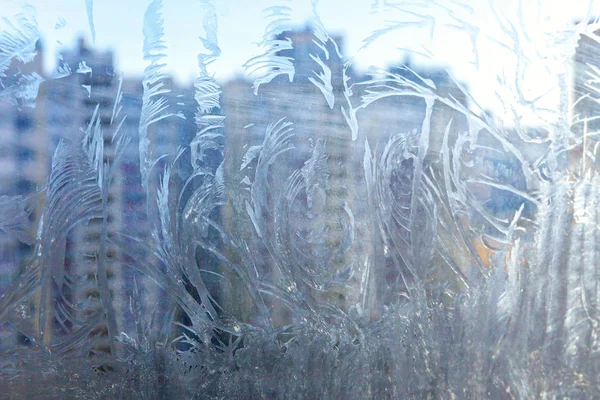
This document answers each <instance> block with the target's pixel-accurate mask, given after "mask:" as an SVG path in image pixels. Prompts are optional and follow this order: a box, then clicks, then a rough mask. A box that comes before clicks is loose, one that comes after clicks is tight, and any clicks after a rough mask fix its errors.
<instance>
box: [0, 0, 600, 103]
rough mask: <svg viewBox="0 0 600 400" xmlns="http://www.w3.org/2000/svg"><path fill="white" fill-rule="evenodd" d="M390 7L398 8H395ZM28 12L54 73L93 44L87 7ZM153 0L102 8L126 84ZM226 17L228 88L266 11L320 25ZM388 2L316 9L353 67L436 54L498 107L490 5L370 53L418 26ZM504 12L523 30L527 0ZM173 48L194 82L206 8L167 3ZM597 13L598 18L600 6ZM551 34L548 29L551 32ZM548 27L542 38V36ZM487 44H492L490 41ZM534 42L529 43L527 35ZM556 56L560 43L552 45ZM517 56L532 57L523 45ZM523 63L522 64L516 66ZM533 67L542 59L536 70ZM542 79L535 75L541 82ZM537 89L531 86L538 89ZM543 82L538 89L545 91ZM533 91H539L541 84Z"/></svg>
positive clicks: (532, 8) (567, 7)
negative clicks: (57, 58) (83, 44)
mask: <svg viewBox="0 0 600 400" xmlns="http://www.w3.org/2000/svg"><path fill="white" fill-rule="evenodd" d="M388 2H391V1H388ZM397 2H398V3H401V4H402V5H403V7H404V6H406V5H407V4H412V3H417V1H416V0H398V1H397ZM24 3H25V2H24V1H23V0H0V4H2V5H4V7H2V9H3V11H0V16H6V17H12V16H13V15H14V13H13V11H14V10H17V9H18V8H19V6H20V5H22V4H24ZM27 3H28V4H31V5H33V6H34V7H35V8H36V10H37V18H38V24H39V29H40V31H41V34H42V36H43V38H44V41H45V47H46V50H47V54H48V55H47V59H48V64H49V65H50V64H51V63H52V61H53V58H54V57H53V53H55V52H56V51H57V50H58V48H59V45H58V42H61V43H63V44H64V45H66V46H67V47H71V46H73V44H74V42H75V38H76V37H77V36H79V35H83V36H85V37H87V38H88V39H89V38H90V27H89V24H88V18H87V14H86V7H85V0H30V1H28V2H27ZM148 3H149V0H122V1H116V0H101V1H100V0H95V1H94V7H93V10H94V24H95V30H96V45H97V46H98V47H99V48H103V49H108V48H110V49H113V50H114V51H115V54H116V58H117V70H118V71H119V72H123V73H124V74H125V75H126V76H141V74H142V72H143V69H144V68H145V66H146V64H147V63H146V62H145V61H144V60H143V55H142V45H143V34H142V26H143V15H144V11H145V9H146V7H147V5H148ZM214 3H215V5H216V12H217V17H218V24H219V25H218V38H219V45H220V47H221V49H222V55H221V57H220V59H219V60H218V61H217V62H216V63H214V64H213V65H212V66H211V71H212V72H214V73H215V75H216V76H217V78H219V79H227V78H229V77H231V76H232V75H234V74H238V73H239V74H241V73H243V69H242V67H241V66H242V64H243V63H244V62H245V61H247V60H248V59H249V58H250V57H252V56H254V55H257V54H259V53H260V49H259V48H258V47H257V45H256V43H257V42H259V41H260V40H261V39H262V35H263V32H264V29H265V25H266V21H265V19H264V14H263V12H262V10H263V9H264V8H266V7H269V6H272V5H280V4H288V5H289V6H291V7H292V9H293V10H294V13H293V16H292V21H293V23H295V24H297V25H298V26H301V25H303V24H304V23H305V22H306V21H307V20H310V18H312V5H311V0H293V1H289V2H286V1H285V0H244V1H242V0H215V1H214ZM383 3H384V0H320V2H319V3H318V5H317V10H318V13H319V16H320V18H321V20H322V22H323V24H324V25H325V27H326V28H327V29H328V31H329V32H330V33H331V34H342V35H343V36H344V38H345V43H344V46H345V54H344V55H345V56H346V57H348V58H351V57H352V58H353V59H354V63H355V66H357V67H359V68H360V69H366V68H368V67H369V66H377V67H385V66H386V64H388V63H392V62H398V61H401V60H402V59H403V57H404V54H405V52H404V49H407V48H410V49H412V50H414V51H418V52H422V53H426V52H431V54H433V57H432V60H429V61H428V60H426V59H425V58H421V59H420V61H421V62H422V63H425V64H427V63H429V64H434V63H441V64H444V65H446V66H448V67H450V68H451V70H452V71H453V73H454V74H455V75H456V76H457V77H458V78H459V79H461V80H463V81H465V82H467V83H468V84H469V86H470V87H471V90H472V91H473V93H474V95H476V97H477V98H479V99H480V100H481V102H482V103H484V104H485V103H488V102H491V101H493V100H492V97H493V96H492V93H493V92H494V91H495V89H494V85H495V83H496V76H497V75H502V74H508V75H510V74H511V63H513V64H514V60H511V58H510V57H511V55H512V56H514V51H507V49H506V48H504V47H503V46H502V45H501V44H499V43H495V41H496V40H498V41H500V42H501V43H504V44H506V43H507V40H508V42H510V39H509V38H508V36H507V35H505V34H503V33H502V32H501V30H499V28H498V21H497V20H496V19H495V18H494V16H493V14H492V13H491V10H490V8H489V2H488V1H487V0H479V1H471V2H468V4H469V5H470V6H471V8H472V10H469V8H468V7H462V6H460V5H459V3H458V1H457V0H438V1H437V3H438V6H435V5H432V4H433V1H432V0H428V3H427V2H426V3H427V4H428V6H427V7H416V8H413V10H415V11H418V12H417V14H418V13H421V15H427V16H431V17H432V18H431V21H432V23H435V31H434V36H433V37H431V36H430V34H431V27H432V26H433V25H432V26H429V25H427V26H421V27H416V26H415V27H408V28H402V29H397V30H393V31H390V32H389V33H387V34H386V35H384V36H382V37H380V38H378V39H376V40H375V41H374V42H373V43H372V44H371V45H370V46H369V47H368V48H366V49H362V50H361V46H362V44H363V42H362V41H363V39H365V38H367V37H368V36H369V35H370V34H371V33H372V32H373V31H374V30H376V29H382V28H385V27H387V26H389V25H392V24H394V23H397V21H414V20H416V19H419V17H418V16H416V14H415V15H410V14H407V13H401V12H399V11H394V9H385V8H384V7H383V6H382V4H383ZM494 4H495V5H496V7H497V11H498V12H499V13H500V14H501V15H504V16H505V20H506V21H507V26H510V25H511V24H512V25H514V26H516V27H517V30H518V31H519V32H520V31H521V29H520V28H519V18H521V17H520V16H519V12H518V10H519V7H518V5H519V0H496V1H495V3H494ZM522 4H523V10H524V11H523V13H521V14H522V15H523V17H522V19H523V24H524V26H527V27H528V28H529V27H531V28H532V32H533V36H535V35H536V34H538V32H541V31H542V30H543V29H545V28H546V27H545V26H544V24H555V23H556V22H557V21H559V22H560V21H572V20H574V19H577V18H581V16H583V15H586V12H587V10H588V8H589V7H590V5H589V4H590V3H589V2H588V1H587V0H570V1H564V0H540V1H539V4H538V2H537V1H535V0H523V3H522ZM163 9H164V19H165V40H166V42H167V46H168V50H167V53H168V58H167V69H168V71H169V72H170V73H171V74H172V75H173V76H175V78H176V79H177V80H179V81H180V82H184V81H188V80H191V79H193V78H194V77H195V76H196V75H197V73H198V68H197V60H196V57H197V54H198V53H199V52H200V51H202V45H201V42H200V40H199V39H198V36H200V35H203V34H204V33H203V31H202V18H203V15H204V12H203V9H202V0H195V1H187V0H164V7H163ZM591 9H592V11H598V7H597V5H593V6H592V8H591ZM448 10H450V12H451V13H452V14H453V15H455V16H457V17H459V18H465V19H466V20H467V21H470V22H472V23H473V25H474V26H476V27H477V28H479V29H480V33H481V34H480V36H479V39H478V42H477V43H476V45H477V50H478V55H479V60H478V61H479V64H478V65H477V67H476V66H475V63H474V62H475V52H474V51H473V43H472V42H471V38H472V36H470V35H469V33H470V32H473V31H472V30H469V29H470V27H467V29H466V30H465V29H464V27H462V28H461V27H454V26H452V25H456V21H455V20H454V19H452V18H451V17H449V15H450V14H449V13H448ZM59 17H60V18H63V19H64V20H65V21H66V26H65V27H64V28H62V29H58V30H57V29H55V25H56V23H57V21H58V20H59ZM552 26H554V25H551V27H550V30H551V29H552ZM538 28H540V29H538ZM520 34H521V36H523V37H524V38H526V39H528V40H529V39H531V41H533V42H535V43H542V44H545V43H546V42H548V41H547V40H546V39H545V38H544V37H532V34H531V32H520ZM486 35H487V37H486ZM528 35H529V36H528ZM548 46H549V47H548V50H549V51H550V52H551V51H553V49H552V44H551V43H550V44H549V45H548ZM519 51H525V52H527V51H530V52H532V53H534V51H533V50H532V49H527V48H526V46H524V47H523V48H522V49H519ZM543 52H544V49H542V52H541V53H540V52H539V51H538V52H537V53H538V54H536V56H535V57H538V56H539V57H540V60H538V61H539V62H540V63H542V64H546V63H547V62H548V60H547V58H548V57H547V55H546V54H543ZM515 59H516V58H515ZM533 65H535V60H534V62H533ZM533 74H534V75H535V76H538V74H537V73H536V72H534V73H533ZM532 81H533V80H532ZM541 83H543V82H542V81H540V84H541ZM534 86H535V85H534Z"/></svg>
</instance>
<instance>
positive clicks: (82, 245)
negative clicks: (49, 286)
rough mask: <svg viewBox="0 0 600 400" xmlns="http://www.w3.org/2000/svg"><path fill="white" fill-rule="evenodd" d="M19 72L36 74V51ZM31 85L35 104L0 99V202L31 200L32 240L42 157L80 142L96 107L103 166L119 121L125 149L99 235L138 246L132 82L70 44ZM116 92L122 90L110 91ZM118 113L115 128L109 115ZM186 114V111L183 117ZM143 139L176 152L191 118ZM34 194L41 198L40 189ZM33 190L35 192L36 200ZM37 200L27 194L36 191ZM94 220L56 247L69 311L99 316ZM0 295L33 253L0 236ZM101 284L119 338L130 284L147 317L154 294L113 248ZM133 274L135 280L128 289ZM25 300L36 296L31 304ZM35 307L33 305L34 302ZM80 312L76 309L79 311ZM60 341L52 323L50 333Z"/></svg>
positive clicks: (137, 100) (136, 97) (138, 91)
mask: <svg viewBox="0 0 600 400" xmlns="http://www.w3.org/2000/svg"><path fill="white" fill-rule="evenodd" d="M38 47H39V48H38V56H37V57H36V59H35V62H34V63H30V64H32V65H29V64H27V65H26V67H27V68H30V69H33V70H34V71H37V72H38V73H40V74H42V72H41V71H42V58H43V56H44V53H43V49H42V48H41V46H38ZM23 68H24V67H23V66H21V65H17V66H15V67H14V69H13V70H11V71H8V75H9V76H11V74H12V75H15V74H18V73H19V70H21V69H23ZM46 78H50V79H46V81H45V82H43V83H42V84H41V85H40V88H39V92H38V96H37V99H36V103H35V106H34V107H25V105H23V104H16V103H15V104H13V103H7V102H0V138H1V139H2V141H1V143H0V164H1V165H3V166H4V168H2V171H1V172H0V173H1V174H2V176H1V179H0V195H13V196H14V195H21V196H24V197H27V196H33V197H32V200H31V204H32V212H31V216H30V219H31V220H32V224H31V226H32V230H33V231H32V232H31V236H32V237H33V238H34V237H35V229H36V227H37V221H38V219H39V216H40V215H41V212H42V210H43V198H44V196H45V192H44V191H43V190H42V189H43V188H44V186H45V184H46V183H47V179H48V177H49V175H50V168H51V159H52V156H53V152H54V149H56V146H57V144H58V143H59V141H60V140H67V141H70V142H73V143H81V141H82V139H83V136H84V131H85V130H86V129H87V128H88V126H89V124H90V123H95V121H93V120H92V118H93V116H94V113H95V110H96V109H97V118H98V120H99V122H100V124H101V127H102V130H103V135H104V154H103V157H104V160H103V161H104V162H108V163H110V164H111V165H112V164H113V163H114V161H115V145H114V143H113V142H112V140H111V139H112V134H113V132H114V130H115V127H116V126H117V125H119V123H120V122H121V120H122V119H123V118H124V122H123V125H122V127H121V131H122V134H123V135H124V136H126V137H128V138H129V139H130V140H131V142H130V143H129V145H128V146H127V147H126V149H125V151H124V153H123V155H122V157H121V159H120V160H119V161H118V163H117V164H115V168H114V176H113V179H112V184H111V186H110V189H109V194H108V215H107V232H108V235H109V237H110V236H111V235H112V234H114V233H115V232H121V233H130V234H133V235H135V236H136V237H139V238H140V239H142V240H148V241H149V240H150V231H151V228H152V227H151V226H150V223H149V221H148V219H147V208H146V191H145V190H144V188H143V187H142V185H141V176H140V168H139V164H140V161H139V153H138V125H139V121H140V115H141V107H142V100H141V99H142V81H141V79H135V78H134V79H125V80H123V81H121V80H120V79H119V77H118V74H116V73H115V71H114V56H113V54H112V52H110V51H105V52H101V51H97V50H95V49H92V48H90V47H89V46H87V44H86V43H85V42H84V41H83V40H80V41H79V43H78V46H77V47H76V48H74V49H72V50H69V51H64V52H63V53H61V54H60V57H59V63H58V68H57V70H56V71H55V72H54V73H53V74H52V75H51V76H50V77H46ZM119 89H120V90H121V92H120V94H119ZM165 96H167V97H169V99H168V100H169V101H170V102H171V103H173V104H175V103H176V102H180V103H181V102H184V101H185V102H186V104H192V100H193V92H192V90H191V88H184V89H180V90H174V91H173V92H172V93H170V94H166V95H165ZM115 111H118V113H117V114H118V115H117V116H116V118H115V120H114V121H111V119H112V117H113V113H115ZM190 113H191V111H190ZM155 125H156V127H155V129H153V130H151V131H150V132H151V133H150V135H151V136H150V139H151V149H152V151H153V152H154V153H155V154H175V153H176V150H177V148H178V146H179V145H180V144H182V143H183V142H185V137H186V136H190V135H193V132H194V130H195V126H194V124H193V119H191V118H189V119H188V120H177V119H165V120H162V121H159V122H158V123H156V124H155ZM158 176H160V172H159V173H157V174H156V177H155V178H154V179H151V180H150V185H149V186H150V191H151V192H152V193H155V189H156V187H157V185H158V181H159V178H158ZM40 191H41V192H40ZM38 192H39V193H38ZM36 193H38V194H37V196H35V194H36ZM101 232H102V220H101V219H98V218H96V219H92V220H90V221H89V222H88V223H80V224H77V225H76V226H74V227H73V229H72V230H71V231H70V233H69V235H68V237H67V241H66V249H65V271H66V273H68V274H70V275H71V276H72V277H73V279H74V281H72V282H70V289H69V292H70V298H69V299H68V300H69V301H70V302H72V303H73V304H79V303H82V302H84V301H86V300H88V299H89V300H90V301H91V303H89V304H88V307H87V308H88V310H89V309H90V308H92V309H93V308H96V309H97V310H100V309H101V306H100V301H99V292H98V284H97V276H96V271H97V267H96V263H97V259H98V251H99V240H100V235H101ZM0 248H1V252H0V254H1V256H2V257H3V259H2V260H0V293H1V292H2V290H3V288H5V287H6V286H7V285H8V284H9V283H10V280H11V279H12V277H14V276H15V275H16V274H17V273H18V272H19V271H20V269H21V268H23V266H24V265H26V264H27V263H28V262H30V260H31V257H32V251H33V246H32V245H27V244H24V243H22V242H20V241H19V240H18V239H15V238H14V237H12V236H9V235H6V234H5V233H4V232H0ZM106 258H107V278H108V286H109V290H110V293H111V297H112V307H113V308H114V309H113V310H111V312H114V315H115V316H116V319H117V321H119V323H118V325H119V327H118V328H119V331H124V332H129V333H131V332H132V330H133V332H135V327H134V326H133V320H134V318H133V315H131V310H130V300H131V299H130V296H131V294H132V292H133V288H134V285H136V286H137V288H136V290H138V291H139V292H140V296H144V298H145V300H146V301H145V302H144V305H143V308H144V309H143V310H142V312H143V314H144V315H147V316H149V315H150V313H151V312H152V310H153V308H154V306H155V305H156V303H157V301H158V300H157V299H158V296H159V291H158V290H157V289H156V286H155V285H154V284H150V283H149V282H148V280H147V279H146V278H145V277H143V276H142V277H140V275H139V273H136V272H134V270H133V269H132V268H131V266H132V265H135V263H143V262H144V261H145V260H139V259H136V260H132V259H130V258H129V257H128V256H127V255H126V254H122V253H121V252H120V251H119V249H118V248H117V247H116V246H112V245H110V244H108V246H107V248H106ZM127 265H129V267H128V266H127ZM134 276H137V280H136V282H134ZM33 301H34V302H35V301H36V299H34V300H33ZM37 301H39V299H37ZM82 312H84V313H85V311H82ZM55 331H56V332H55V333H56V335H60V332H61V327H60V324H56V326H55ZM106 333H107V332H106V330H104V329H100V331H98V332H94V333H93V334H94V335H97V336H98V350H108V346H107V342H108V341H107V337H106Z"/></svg>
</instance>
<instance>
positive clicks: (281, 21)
mask: <svg viewBox="0 0 600 400" xmlns="http://www.w3.org/2000/svg"><path fill="white" fill-rule="evenodd" d="M264 12H265V14H267V16H266V18H267V19H270V20H272V22H271V23H269V24H268V25H267V28H266V29H265V34H264V39H263V41H262V42H261V43H260V46H261V47H262V48H263V49H264V53H262V54H261V55H259V56H255V57H252V58H251V59H250V60H248V61H247V62H246V63H245V64H244V68H245V69H246V72H247V73H248V74H252V73H254V72H259V71H261V72H262V76H261V77H259V78H257V79H255V80H254V85H253V88H254V94H257V93H258V88H259V87H260V85H262V84H265V83H269V82H271V81H272V80H273V79H274V78H275V77H277V76H278V75H287V76H288V78H289V80H290V82H292V81H293V80H294V73H295V70H294V64H293V63H292V62H293V58H291V57H284V56H278V55H276V54H277V53H278V52H280V51H283V50H292V49H293V48H294V47H293V45H292V41H291V40H290V39H289V38H288V39H285V40H281V39H274V38H276V37H277V36H278V35H279V34H281V33H283V32H285V31H287V30H289V29H290V26H289V22H290V13H291V8H290V7H287V6H273V7H269V8H267V9H265V10H264Z"/></svg>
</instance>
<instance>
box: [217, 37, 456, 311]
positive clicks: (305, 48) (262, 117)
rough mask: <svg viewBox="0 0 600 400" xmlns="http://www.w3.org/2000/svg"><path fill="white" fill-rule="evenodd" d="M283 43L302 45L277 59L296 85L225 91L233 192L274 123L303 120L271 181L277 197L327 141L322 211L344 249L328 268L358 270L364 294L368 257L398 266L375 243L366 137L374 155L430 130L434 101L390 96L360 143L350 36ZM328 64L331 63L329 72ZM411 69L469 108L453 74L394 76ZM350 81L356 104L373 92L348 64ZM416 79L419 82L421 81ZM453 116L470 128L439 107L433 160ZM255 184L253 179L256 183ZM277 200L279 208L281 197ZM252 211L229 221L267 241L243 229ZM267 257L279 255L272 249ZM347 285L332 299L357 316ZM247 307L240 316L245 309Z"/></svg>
mask: <svg viewBox="0 0 600 400" xmlns="http://www.w3.org/2000/svg"><path fill="white" fill-rule="evenodd" d="M277 39H278V40H289V41H291V43H292V47H293V49H291V50H288V49H286V50H281V51H279V52H278V53H277V54H276V55H277V56H280V57H288V58H289V59H291V60H293V61H292V62H293V65H294V77H293V82H290V81H289V78H288V76H287V75H283V74H282V75H279V76H277V77H275V79H273V80H272V81H271V82H269V83H266V84H262V85H261V86H260V87H259V88H258V91H257V93H256V95H255V94H254V93H253V91H252V83H251V82H250V81H249V80H248V79H246V78H242V77H238V78H236V79H233V80H231V81H229V82H227V83H226V84H225V85H224V86H223V93H222V97H221V105H222V109H223V113H224V114H225V115H226V120H225V127H226V129H225V131H226V137H225V141H226V142H225V152H226V163H227V164H226V169H225V171H226V174H227V180H226V183H227V190H228V191H229V192H230V196H229V198H230V199H232V200H233V201H235V199H237V198H238V197H236V196H235V195H234V194H233V193H234V192H235V191H239V190H240V187H241V186H243V184H241V182H243V180H244V179H245V176H246V175H247V174H250V175H251V174H252V173H253V170H252V168H250V169H247V168H245V169H244V171H242V170H241V169H240V165H242V160H243V158H244V155H245V154H246V152H247V151H248V149H250V148H252V147H253V146H257V145H260V144H262V141H263V138H264V136H265V132H266V130H267V129H268V126H269V125H270V124H273V123H275V122H277V121H279V120H280V119H282V118H285V121H289V122H291V123H292V124H293V125H292V127H293V129H294V137H293V139H291V141H292V142H293V145H294V147H295V149H294V150H293V151H288V152H286V153H284V154H283V155H281V156H280V158H279V160H278V162H277V163H275V164H274V165H273V166H272V167H271V172H272V174H271V179H272V181H270V182H269V185H270V187H271V188H275V189H276V190H275V192H277V190H280V189H281V188H282V187H284V185H285V183H286V180H287V179H288V177H289V176H290V175H291V174H292V172H293V171H294V170H297V169H301V168H303V167H304V165H305V162H306V161H307V159H308V158H309V157H310V156H311V151H312V149H313V148H315V146H317V143H318V142H320V141H322V142H324V143H325V152H326V155H327V167H328V172H329V178H328V184H327V188H326V190H325V192H326V198H327V200H326V204H325V205H324V209H322V210H320V211H319V212H321V213H322V216H321V218H323V219H324V224H325V227H326V229H327V243H326V246H325V247H327V248H330V249H334V248H337V249H340V251H337V252H335V253H334V254H333V255H332V257H331V258H330V259H329V262H328V265H326V266H324V267H323V268H324V271H325V270H326V271H327V272H326V273H327V274H330V276H329V278H332V280H335V276H337V275H339V276H342V275H343V274H344V271H348V270H349V269H354V271H355V273H354V276H353V277H350V278H349V281H348V283H349V285H347V286H350V287H352V288H355V289H357V288H358V287H359V285H360V282H359V280H360V279H361V276H362V275H363V269H364V268H366V265H365V261H366V260H367V259H373V256H374V255H375V254H378V255H379V254H381V259H378V260H376V261H375V262H376V263H377V264H378V265H377V268H378V269H379V268H380V266H381V265H385V264H386V263H387V264H392V260H391V259H386V257H385V256H384V255H383V251H380V250H381V249H380V248H377V249H376V247H378V246H379V247H380V246H381V243H375V242H377V240H378V239H377V235H378V234H379V232H375V231H373V229H374V226H373V225H372V222H371V220H370V218H369V217H370V213H372V212H373V210H371V209H370V207H369V204H368V201H367V193H366V190H365V187H366V185H365V176H364V157H365V140H366V141H368V142H369V146H370V148H371V149H372V150H374V149H379V150H381V149H382V148H383V146H385V144H386V143H387V141H388V139H389V138H390V137H391V136H392V135H398V134H400V135H402V134H405V135H407V136H408V135H409V134H410V133H412V132H417V133H418V132H420V131H421V129H422V126H423V119H424V117H425V112H426V106H425V101H424V100H423V99H419V98H417V97H415V96H390V97H385V98H382V99H380V100H377V101H375V102H374V103H372V104H370V105H369V107H368V108H366V109H362V110H359V111H358V112H357V119H358V125H359V137H358V140H352V131H351V128H350V127H349V125H348V123H347V122H346V119H345V118H344V115H343V113H342V112H341V108H342V107H344V108H345V109H346V110H348V109H349V104H348V103H347V99H346V97H345V93H344V91H345V87H344V69H345V65H344V60H343V59H342V57H341V56H340V55H341V54H343V38H342V37H335V36H334V37H331V38H329V39H328V40H327V41H326V43H322V42H321V41H320V40H319V39H318V38H317V37H316V36H315V34H314V31H313V30H312V29H310V28H306V29H300V30H294V31H287V32H284V33H282V34H280V35H279V36H278V37H277ZM318 61H320V62H322V63H323V64H325V65H326V68H327V71H325V70H324V68H322V66H321V65H320V64H319V62H318ZM405 67H409V68H413V69H414V70H415V71H417V72H418V73H419V74H420V75H421V76H423V77H424V78H426V79H430V80H431V81H433V82H434V83H435V85H436V87H437V93H438V94H440V95H442V96H448V95H452V96H454V98H456V99H457V100H458V101H460V102H462V104H466V100H465V97H464V94H463V93H462V92H461V91H460V89H459V88H458V87H457V85H456V84H455V83H454V82H453V81H452V80H451V79H450V77H449V76H448V74H447V73H445V72H444V71H443V70H433V69H432V70H422V69H419V68H416V67H414V66H412V65H410V63H409V62H407V63H404V64H402V67H401V68H392V69H390V71H391V72H394V73H397V74H405V75H410V73H409V72H407V69H406V68H405ZM318 74H324V75H325V76H326V77H329V76H330V77H331V78H330V83H331V92H330V93H328V94H327V95H326V94H325V93H323V92H322V91H321V89H320V88H318V87H317V85H316V84H315V80H316V81H318V76H317V75H318ZM329 74H330V75H329ZM345 76H346V78H349V80H348V82H347V83H348V85H349V86H350V85H353V84H357V85H355V86H354V87H352V88H351V89H352V91H353V92H354V95H353V96H352V100H351V101H352V102H353V103H352V105H353V106H354V107H356V106H358V105H359V104H360V103H359V102H360V99H361V96H362V95H363V94H365V90H366V88H367V86H368V85H361V84H360V83H361V82H364V81H367V80H369V79H371V77H370V76H359V75H357V73H356V72H355V71H354V70H353V69H352V68H351V67H347V68H346V70H345ZM409 78H412V79H414V78H415V76H411V77H409ZM326 79H327V78H326ZM328 95H329V98H328ZM451 119H454V121H455V124H462V127H464V126H465V122H464V119H461V117H460V113H458V112H457V111H456V110H454V109H452V108H450V107H447V106H445V105H443V104H441V103H439V102H436V103H435V105H434V108H433V112H432V117H431V133H430V143H429V146H428V155H427V157H426V158H427V159H428V160H433V159H435V158H436V157H439V152H440V148H441V143H442V138H443V134H444V131H445V128H446V125H447V124H448V122H449V121H450V120H451ZM413 150H414V149H413ZM428 162H429V161H428ZM252 178H253V177H252V176H250V179H251V180H252ZM270 201H271V202H272V203H271V207H272V208H273V209H274V207H275V203H276V201H277V199H276V198H273V199H270ZM244 210H245V205H244V204H242V203H240V204H233V206H232V207H231V208H229V209H226V210H225V211H224V213H223V219H224V223H225V225H228V228H229V229H232V231H234V232H236V233H238V234H239V236H240V237H246V238H252V237H254V240H258V238H257V237H256V234H253V228H252V224H251V223H250V222H248V223H241V221H247V218H244V216H242V215H240V213H242V212H243V211H244ZM310 211H311V210H308V212H307V213H306V214H305V215H304V216H303V217H300V219H302V218H304V220H305V221H301V220H297V221H288V223H289V224H297V226H295V228H298V227H300V226H302V224H303V223H304V222H306V219H307V215H308V214H309V213H310ZM313 211H314V210H313ZM280 228H281V227H278V226H276V222H275V221H274V220H271V221H270V225H269V228H268V229H269V232H268V236H270V237H276V236H277V235H278V234H279V233H278V232H279V229H280ZM256 248H259V246H256ZM263 259H264V260H268V259H269V255H268V254H267V252H266V251H265V254H264V255H263ZM268 264H269V262H266V265H264V266H263V267H264V268H265V270H264V271H263V274H264V276H271V273H272V269H273V266H272V265H271V266H269V265H268ZM275 279H276V278H275ZM380 279H383V280H385V279H386V278H385V277H383V278H380ZM347 286H346V285H344V284H342V285H341V286H339V287H336V285H335V284H334V285H333V286H331V287H329V288H328V291H327V292H326V293H325V294H323V295H324V296H326V297H327V298H328V301H331V302H332V303H334V304H336V305H338V306H339V307H341V308H342V309H345V310H348V309H349V307H352V306H353V305H354V304H356V303H358V302H359V299H358V291H357V290H353V289H350V290H348V289H347ZM373 286H374V287H384V286H385V282H381V281H380V282H373ZM230 303H231V307H232V308H233V309H235V308H236V307H240V304H243V302H240V299H238V298H232V299H230ZM228 305H229V304H228ZM238 311H239V313H240V314H244V312H245V311H244V310H238ZM282 321H285V317H282Z"/></svg>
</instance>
